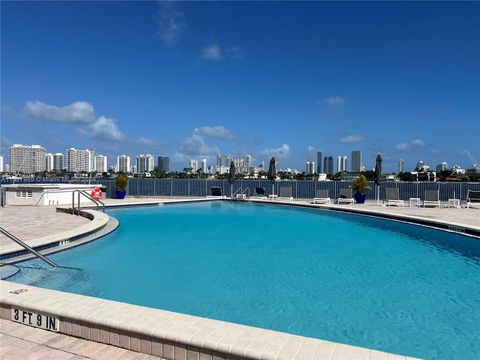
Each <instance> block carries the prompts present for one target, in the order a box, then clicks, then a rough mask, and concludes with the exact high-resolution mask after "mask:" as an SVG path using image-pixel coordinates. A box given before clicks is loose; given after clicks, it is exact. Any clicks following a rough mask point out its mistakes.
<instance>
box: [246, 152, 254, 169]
mask: <svg viewBox="0 0 480 360" xmlns="http://www.w3.org/2000/svg"><path fill="white" fill-rule="evenodd" d="M245 166H246V167H247V168H251V167H252V166H253V161H252V155H250V154H248V155H247V156H245Z"/></svg>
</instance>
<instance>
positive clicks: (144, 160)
mask: <svg viewBox="0 0 480 360" xmlns="http://www.w3.org/2000/svg"><path fill="white" fill-rule="evenodd" d="M154 165H155V164H154V159H153V155H151V154H147V155H143V154H140V155H138V156H137V173H138V174H145V173H147V172H150V171H153V168H154Z"/></svg>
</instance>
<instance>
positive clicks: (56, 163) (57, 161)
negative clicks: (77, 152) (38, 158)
mask: <svg viewBox="0 0 480 360" xmlns="http://www.w3.org/2000/svg"><path fill="white" fill-rule="evenodd" d="M63 159H64V157H63V154H62V153H55V154H53V170H55V171H62V170H63V169H64V168H65V165H64V163H63Z"/></svg>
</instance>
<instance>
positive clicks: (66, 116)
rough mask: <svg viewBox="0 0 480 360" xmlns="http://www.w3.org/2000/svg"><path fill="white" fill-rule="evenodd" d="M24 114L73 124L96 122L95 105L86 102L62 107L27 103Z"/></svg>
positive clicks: (37, 102)
mask: <svg viewBox="0 0 480 360" xmlns="http://www.w3.org/2000/svg"><path fill="white" fill-rule="evenodd" d="M23 113H24V114H25V115H26V116H28V117H32V118H36V119H41V120H46V121H53V122H63V123H72V124H82V123H83V124H88V123H91V122H92V121H94V120H95V115H94V113H95V110H94V109H93V105H92V104H90V103H88V102H86V101H76V102H74V103H72V104H70V105H66V106H62V107H59V106H55V105H49V104H45V103H42V102H41V101H27V103H26V104H25V107H24V108H23Z"/></svg>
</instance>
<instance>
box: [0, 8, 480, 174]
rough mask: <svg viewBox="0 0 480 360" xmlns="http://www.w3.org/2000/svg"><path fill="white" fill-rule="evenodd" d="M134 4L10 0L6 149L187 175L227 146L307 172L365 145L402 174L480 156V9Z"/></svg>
mask: <svg viewBox="0 0 480 360" xmlns="http://www.w3.org/2000/svg"><path fill="white" fill-rule="evenodd" d="M119 4H120V3H113V2H112V3H104V4H102V6H99V5H98V4H97V3H92V2H90V3H78V2H74V3H48V2H39V3H27V2H19V3H15V2H2V4H1V6H2V14H1V16H2V24H1V26H2V54H3V56H2V65H3V67H4V68H5V69H6V68H8V69H9V71H8V73H7V72H4V73H3V74H2V75H3V76H2V80H1V103H2V112H1V117H2V125H1V127H2V138H1V145H2V148H1V155H2V156H3V157H4V158H6V157H8V147H9V146H10V145H11V144H13V143H21V144H36V143H41V144H43V146H45V148H46V149H48V152H49V153H52V154H55V153H58V152H63V151H65V149H66V148H68V147H72V146H73V147H75V148H79V149H85V148H89V149H95V152H96V153H99V154H104V155H106V156H107V157H108V159H109V161H110V162H111V163H110V164H109V166H110V165H112V162H113V160H114V159H115V158H116V157H117V156H119V154H130V156H132V157H134V156H136V155H137V154H142V153H143V154H148V153H150V154H153V155H154V156H159V155H161V156H168V157H169V158H170V163H169V167H170V169H171V170H181V169H183V168H184V167H185V164H186V163H188V161H189V159H191V158H196V159H197V160H198V161H201V160H202V159H204V158H205V159H207V162H208V163H209V164H212V165H214V164H215V160H216V153H217V152H220V153H222V154H227V153H228V154H231V155H232V156H233V157H242V158H243V157H244V156H245V155H246V154H248V153H251V154H252V158H253V161H254V162H259V161H262V160H263V161H268V160H269V159H270V157H271V156H275V157H276V158H277V159H278V160H279V161H280V162H281V163H282V164H283V167H285V168H286V167H290V168H296V169H304V168H305V162H306V161H309V162H311V161H313V162H315V165H316V166H322V167H323V163H322V162H319V161H318V160H317V159H316V152H317V151H321V152H322V153H323V154H324V155H323V156H325V155H327V156H332V157H333V158H334V159H336V158H337V156H347V157H349V159H350V156H349V155H350V153H351V151H352V150H354V149H355V150H359V151H361V152H362V155H363V160H362V161H363V164H364V165H365V168H366V169H367V170H368V169H372V168H373V166H374V164H375V160H374V158H375V155H376V154H377V153H381V154H382V157H383V159H384V168H385V170H386V171H391V172H396V171H398V161H399V159H403V160H404V161H405V167H406V169H407V170H409V169H412V168H413V167H414V166H415V164H416V163H417V162H418V161H419V160H421V159H423V160H424V161H426V162H428V163H429V164H431V166H435V165H436V164H440V163H442V162H444V161H445V162H447V163H448V164H451V165H452V166H453V165H460V166H462V167H464V168H468V167H470V166H471V162H470V161H469V159H468V158H467V157H466V156H465V155H464V154H463V150H464V149H468V150H469V151H470V152H471V153H472V154H473V155H474V156H475V157H477V158H479V157H480V141H479V140H478V133H480V117H479V111H478V98H479V94H480V88H479V81H478V80H479V79H480V66H479V64H480V51H479V49H478V39H479V38H480V30H479V28H478V26H477V22H476V19H477V16H478V12H479V9H480V7H479V5H478V4H475V3H460V4H454V3H429V4H422V3H388V4H386V3H356V4H355V3H354V4H352V3H348V4H346V3H321V2H320V3H300V4H292V3H276V4H275V8H276V12H275V14H274V15H273V16H272V14H271V11H270V10H271V8H270V6H268V5H267V4H263V3H256V4H253V3H246V4H240V3H181V2H179V3H168V4H167V3H153V2H152V3H149V2H142V3H121V4H122V6H119ZM172 9H173V10H174V11H172ZM340 15H341V16H340ZM169 16H170V17H173V19H174V20H175V21H178V22H179V23H181V24H183V25H184V26H181V27H179V28H178V29H177V32H175V31H174V32H173V33H169V28H168V27H166V23H165V22H162V21H159V19H162V18H164V17H166V18H169ZM59 19H60V20H59ZM406 19H408V24H409V26H408V28H405V26H403V24H404V23H405V21H406ZM446 19H448V21H446ZM245 21H248V22H249V24H250V25H249V28H248V29H245V26H244V23H245ZM265 22H266V23H268V26H267V27H265V26H264V24H265ZM298 23H302V24H303V26H302V27H298V26H293V24H298ZM365 23H368V24H370V25H369V27H365V26H364V24H365ZM206 24H208V25H206ZM85 25H88V26H85ZM59 29H62V31H58V30H59ZM180 29H181V31H180ZM379 29H381V31H379ZM170 30H171V29H170ZM260 30H261V31H260ZM259 33H261V36H259V35H258V34H259ZM169 34H170V35H171V36H170V37H169V36H168V35H169ZM279 34H281V36H280V37H279ZM279 39H281V40H282V41H280V40H279ZM412 54H415V55H412ZM350 160H351V159H350Z"/></svg>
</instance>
